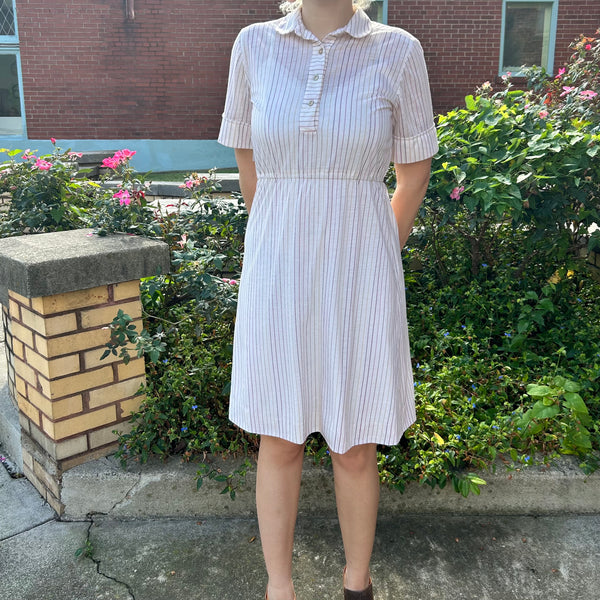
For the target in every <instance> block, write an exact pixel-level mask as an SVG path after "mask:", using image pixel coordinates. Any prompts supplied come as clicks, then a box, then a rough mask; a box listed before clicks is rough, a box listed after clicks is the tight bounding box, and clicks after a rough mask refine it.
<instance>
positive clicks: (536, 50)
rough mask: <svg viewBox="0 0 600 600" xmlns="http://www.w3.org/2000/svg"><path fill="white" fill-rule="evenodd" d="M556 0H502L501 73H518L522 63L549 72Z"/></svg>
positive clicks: (556, 11)
mask: <svg viewBox="0 0 600 600" xmlns="http://www.w3.org/2000/svg"><path fill="white" fill-rule="evenodd" d="M557 13H558V0H504V4H503V8H502V43H501V50H500V74H504V73H507V72H509V71H510V72H511V73H512V74H513V75H519V73H520V70H521V67H522V66H523V65H526V66H532V65H537V66H540V67H543V68H544V69H546V71H547V72H548V73H552V69H553V68H554V43H555V39H556V20H557Z"/></svg>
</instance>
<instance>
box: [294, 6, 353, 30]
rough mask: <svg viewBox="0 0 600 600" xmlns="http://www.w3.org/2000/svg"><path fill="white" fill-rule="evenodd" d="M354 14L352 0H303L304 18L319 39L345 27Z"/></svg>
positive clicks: (307, 26)
mask: <svg viewBox="0 0 600 600" xmlns="http://www.w3.org/2000/svg"><path fill="white" fill-rule="evenodd" d="M353 14H354V7H353V6H352V0H302V20H303V21H304V25H305V26H306V28H307V29H309V30H310V31H312V33H313V34H314V35H315V36H316V37H318V38H319V39H323V38H324V37H325V36H326V35H327V34H328V33H331V32H332V31H335V30H336V29H340V27H344V25H346V24H347V23H348V21H349V20H350V19H351V18H352V15H353Z"/></svg>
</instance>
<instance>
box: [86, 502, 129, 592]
mask: <svg viewBox="0 0 600 600" xmlns="http://www.w3.org/2000/svg"><path fill="white" fill-rule="evenodd" d="M89 516H90V524H89V526H88V530H87V535H86V539H85V548H86V556H87V557H88V558H89V559H90V560H91V561H92V562H93V563H94V564H95V565H96V573H98V575H101V576H102V577H105V578H106V579H110V580H111V581H114V582H115V583H118V584H119V585H122V586H123V587H124V588H125V589H126V590H127V593H128V594H129V596H130V598H131V600H135V594H134V593H133V590H132V589H131V586H130V585H129V584H128V583H126V582H125V581H121V580H120V579H117V578H116V577H112V576H111V575H108V573H104V572H103V571H101V570H100V563H101V562H102V561H101V560H100V559H98V558H95V557H94V553H93V544H92V542H91V540H90V537H91V536H90V532H91V530H92V527H94V526H95V525H96V523H95V522H94V516H93V514H92V515H89Z"/></svg>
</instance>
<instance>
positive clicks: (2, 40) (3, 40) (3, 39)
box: [0, 0, 19, 45]
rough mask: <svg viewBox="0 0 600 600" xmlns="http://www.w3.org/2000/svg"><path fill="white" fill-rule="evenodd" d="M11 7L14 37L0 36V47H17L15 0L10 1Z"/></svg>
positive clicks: (17, 31)
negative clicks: (11, 45) (8, 45)
mask: <svg viewBox="0 0 600 600" xmlns="http://www.w3.org/2000/svg"><path fill="white" fill-rule="evenodd" d="M12 7H13V19H14V24H15V35H0V44H1V45H6V44H14V45H18V44H19V29H18V25H17V4H16V0H12Z"/></svg>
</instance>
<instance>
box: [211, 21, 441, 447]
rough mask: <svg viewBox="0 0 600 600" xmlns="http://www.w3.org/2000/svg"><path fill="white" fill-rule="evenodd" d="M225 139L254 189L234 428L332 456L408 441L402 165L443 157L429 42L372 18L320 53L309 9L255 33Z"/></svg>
mask: <svg viewBox="0 0 600 600" xmlns="http://www.w3.org/2000/svg"><path fill="white" fill-rule="evenodd" d="M219 141H220V142H221V143H222V144H224V145H227V146H232V147H235V148H252V149H253V151H254V160H255V162H256V171H257V175H258V183H257V189H256V195H255V197H254V201H253V204H252V210H251V213H250V218H249V221H248V228H247V232H246V240H245V254H244V264H243V270H242V276H241V281H240V290H239V304H238V312H237V319H236V328H235V340H234V357H233V376H232V385H231V398H230V418H231V420H232V421H233V422H234V423H236V424H237V425H239V426H240V427H242V428H243V429H245V430H247V431H250V432H254V433H259V434H266V435H272V436H277V437H280V438H284V439H287V440H289V441H292V442H295V443H302V442H303V441H304V440H305V439H306V437H307V436H308V435H309V434H310V433H311V432H316V431H318V432H320V433H321V434H322V435H323V436H324V438H325V440H326V441H327V443H328V444H329V446H330V448H331V449H332V450H334V451H335V452H338V453H339V452H345V451H347V450H348V449H349V448H351V447H352V446H354V445H356V444H363V443H379V444H387V445H391V444H396V443H397V442H398V441H399V440H400V438H401V436H402V434H403V432H404V431H405V429H406V428H407V427H408V426H409V425H411V424H412V423H413V421H414V419H415V407H414V395H413V378H412V368H411V360H410V350H409V345H408V328H407V322H406V307H405V298H404V278H403V272H402V261H401V256H400V244H399V240H398V229H397V225H396V222H395V219H394V215H393V212H392V209H391V206H390V198H389V194H388V191H387V189H386V186H385V184H384V183H383V178H384V175H385V173H386V170H387V168H388V166H389V164H390V161H394V162H398V163H409V162H415V161H419V160H423V159H426V158H429V157H430V156H432V155H433V154H435V152H436V151H437V139H436V132H435V127H434V123H433V117H432V109H431V99H430V94H429V84H428V80H427V72H426V68H425V62H424V59H423V53H422V50H421V46H420V44H419V42H418V41H417V40H416V39H415V38H414V37H412V36H411V35H409V34H408V33H406V32H405V31H403V30H401V29H397V28H393V27H388V26H386V25H381V24H378V23H373V22H371V21H370V19H369V18H368V17H367V15H366V14H365V13H364V12H363V11H362V10H357V11H356V13H355V14H354V16H353V17H352V19H351V20H350V22H349V23H348V24H347V25H346V26H345V27H343V28H342V29H339V30H337V31H334V32H332V33H331V34H329V35H328V36H327V37H326V38H324V39H323V40H322V41H320V40H318V39H317V38H316V37H315V36H314V35H313V34H312V33H311V32H310V31H309V30H307V29H306V28H305V27H304V25H303V22H302V18H301V13H300V11H296V12H294V13H291V14H289V15H287V16H285V17H283V18H282V19H278V20H276V21H271V22H266V23H257V24H254V25H251V26H249V27H246V28H245V29H243V30H242V31H241V32H240V34H239V36H238V38H237V40H236V42H235V45H234V47H233V51H232V58H231V70H230V76H229V87H228V93H227V100H226V105H225V112H224V114H223V121H222V126H221V131H220V135H219Z"/></svg>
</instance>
